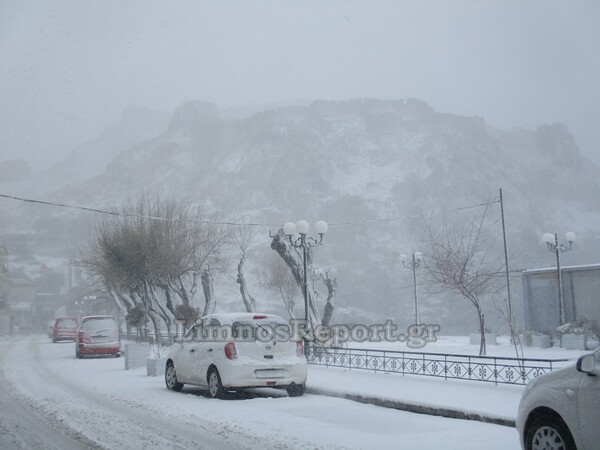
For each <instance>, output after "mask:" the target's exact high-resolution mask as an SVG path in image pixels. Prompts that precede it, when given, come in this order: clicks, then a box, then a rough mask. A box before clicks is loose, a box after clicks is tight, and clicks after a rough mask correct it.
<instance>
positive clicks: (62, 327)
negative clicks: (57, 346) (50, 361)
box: [52, 317, 79, 342]
mask: <svg viewBox="0 0 600 450" xmlns="http://www.w3.org/2000/svg"><path fill="white" fill-rule="evenodd" d="M78 325H79V324H78V323H77V319H76V318H75V317H58V318H57V319H55V320H54V327H53V329H52V342H58V341H74V340H75V338H76V337H77V327H78Z"/></svg>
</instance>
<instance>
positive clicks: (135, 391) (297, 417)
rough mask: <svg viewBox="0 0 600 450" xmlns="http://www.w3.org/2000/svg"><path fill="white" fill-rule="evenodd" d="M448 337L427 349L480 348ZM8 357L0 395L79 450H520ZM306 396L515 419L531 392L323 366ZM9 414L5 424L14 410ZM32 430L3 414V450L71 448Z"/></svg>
mask: <svg viewBox="0 0 600 450" xmlns="http://www.w3.org/2000/svg"><path fill="white" fill-rule="evenodd" d="M448 339H450V340H447V341H444V340H440V342H438V343H436V344H432V346H428V347H426V350H425V351H440V350H442V348H443V350H444V351H449V349H450V348H453V350H452V352H457V353H458V352H463V351H465V350H469V351H473V348H471V347H474V346H469V345H468V344H467V343H466V341H465V342H462V341H461V340H460V339H459V338H448ZM456 339H458V342H456ZM434 345H436V346H437V348H435V349H434V348H433V346H434ZM461 345H462V346H466V347H468V348H465V349H463V350H460V351H459V350H458V348H456V347H460V346H461ZM503 347H509V346H507V345H506V346H498V347H497V348H496V349H495V350H496V351H505V350H506V349H505V348H503ZM404 349H406V348H404ZM0 350H1V352H0V355H2V359H3V360H2V376H3V377H5V379H6V383H2V385H3V386H4V387H7V386H6V385H8V387H9V388H10V389H8V390H7V392H5V398H8V399H9V400H10V399H12V400H11V401H12V402H13V404H15V402H18V404H19V405H20V406H19V407H20V408H23V410H28V411H34V412H35V416H37V417H38V418H39V420H42V421H43V422H44V423H45V424H46V425H48V426H49V427H50V428H51V429H52V430H59V431H60V433H59V434H60V436H62V438H65V437H70V438H72V439H73V441H74V442H78V443H79V444H80V445H79V448H108V449H138V448H149V449H159V448H160V449H170V448H173V449H182V448H213V449H221V448H222V449H226V448H323V449H324V448H327V449H329V448H352V449H385V448H395V449H398V448H400V449H402V448H410V449H467V450H468V449H481V448H486V449H518V448H519V443H518V435H517V432H516V430H515V429H513V428H509V427H505V426H499V425H490V424H485V423H480V422H473V421H464V420H457V419H447V418H441V417H433V416H427V415H422V414H414V413H408V412H403V411H397V410H393V409H387V408H382V407H377V406H372V405H364V404H360V403H357V402H353V401H350V400H344V399H340V398H332V397H327V396H321V395H311V394H307V395H305V396H304V397H301V398H288V397H287V396H285V393H284V392H280V391H274V390H269V391H259V390H257V391H255V392H253V393H250V394H248V395H245V396H242V397H236V398H234V399H229V400H213V399H210V398H207V396H206V394H205V393H204V392H203V391H202V390H200V389H195V388H188V387H186V388H184V392H183V393H175V392H171V391H168V390H167V389H166V388H165V386H164V381H163V379H162V377H148V376H146V371H145V368H144V369H136V370H129V371H125V370H124V361H123V358H121V359H85V360H78V359H76V358H75V357H74V346H73V344H72V343H64V344H52V343H51V342H50V341H49V339H48V338H45V337H41V336H38V337H31V338H20V339H13V340H12V341H9V340H5V341H0ZM475 351H476V349H475ZM536 352H537V353H536V356H537V357H546V358H562V357H565V356H566V357H570V358H576V357H577V356H578V355H579V354H580V353H581V352H566V351H563V350H562V349H551V351H548V350H539V351H536ZM540 352H542V353H540ZM490 353H493V351H490ZM527 356H530V355H527ZM0 381H1V380H0ZM308 387H309V388H310V387H313V388H323V389H327V390H330V391H331V390H336V389H337V390H338V391H346V392H358V393H365V394H369V395H377V396H380V397H388V398H398V399H403V400H408V401H414V402H417V403H423V404H429V405H441V406H445V407H454V408H460V409H462V410H467V411H485V412H487V413H490V414H495V415H497V416H502V417H508V418H511V417H512V418H514V416H515V415H516V405H517V404H518V399H519V398H520V394H521V392H522V389H523V388H522V387H516V386H495V385H493V384H483V383H467V382H451V381H443V380H439V379H431V378H427V377H402V376H401V375H395V374H373V373H369V372H365V371H357V370H352V371H347V370H339V369H326V368H320V367H311V368H310V370H309V382H308ZM0 401H3V399H2V396H0ZM3 409H5V412H4V415H5V416H6V414H7V412H6V407H4V408H3ZM34 426H36V424H35V423H33V422H31V423H27V426H25V427H23V429H20V430H14V427H12V428H13V429H11V422H10V421H7V420H6V417H5V418H4V420H2V416H0V433H2V434H3V436H2V439H0V447H1V448H5V446H6V445H7V442H8V443H9V444H10V443H12V444H14V446H13V447H10V446H8V447H6V448H66V444H64V443H61V442H59V441H56V442H54V441H53V440H54V439H56V438H49V437H46V436H44V434H43V433H42V438H39V435H40V433H37V434H38V438H37V439H38V440H40V439H41V440H42V441H43V440H44V439H47V440H46V441H45V442H46V444H47V445H44V444H40V446H39V447H34V446H32V445H27V443H26V442H25V444H24V443H23V442H21V443H19V434H20V433H23V434H26V433H27V432H28V430H27V429H26V428H29V427H34ZM7 429H8V430H7ZM11 439H12V440H11ZM23 441H26V439H23ZM69 448H70V447H69Z"/></svg>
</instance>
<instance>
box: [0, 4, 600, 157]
mask: <svg viewBox="0 0 600 450" xmlns="http://www.w3.org/2000/svg"><path fill="white" fill-rule="evenodd" d="M599 23H600V2H597V1H593V0H590V1H552V0H540V1H522V0H520V1H512V0H498V1H479V0H477V1H457V0H440V1H426V0H413V1H403V0H398V1H376V0H364V1H339V0H327V1H326V0H319V1H306V0H303V1H259V0H256V1H251V0H243V1H212V0H211V1H201V0H195V1H193V0H179V1H175V0H164V1H162V0H135V1H134V0H130V1H126V0H103V1H84V0H48V1H44V0H0V105H1V107H0V161H2V160H5V159H11V158H22V159H27V160H30V162H32V163H33V167H34V169H40V168H43V167H45V166H47V165H48V164H49V163H50V162H52V161H56V160H57V159H58V158H60V157H63V156H65V155H66V154H67V153H68V151H69V150H70V149H71V148H73V147H74V146H75V145H77V144H80V143H83V142H85V141H87V140H90V139H93V138H95V137H96V136H97V134H98V133H99V132H100V131H101V130H102V129H104V128H105V127H106V126H107V125H109V124H111V123H113V122H115V121H116V120H117V119H118V118H119V117H120V115H121V110H122V109H123V108H125V107H127V106H130V105H134V106H142V107H147V108H150V109H155V110H162V111H166V112H169V113H170V112H172V110H173V109H174V108H175V107H176V106H178V105H179V104H180V103H182V102H184V101H187V100H192V99H196V100H204V101H209V102H213V103H216V104H217V105H218V106H219V107H220V108H225V107H234V106H242V105H247V104H262V103H271V102H280V101H282V102H283V101H289V100H296V99H302V100H311V99H325V100H348V99H351V98H358V97H369V98H378V99H399V98H418V99H421V100H424V101H426V102H428V103H429V104H430V105H431V106H432V107H433V108H435V109H436V110H438V111H441V112H448V113H454V114H460V115H467V116H480V117H484V118H485V119H486V121H487V122H488V123H489V124H491V125H493V126H496V127H498V128H503V129H509V128H512V127H516V126H519V127H524V128H529V129H534V128H536V127H537V126H538V125H540V124H543V123H554V122H564V123H566V124H567V125H568V126H569V128H570V130H571V131H572V132H573V133H574V135H575V138H576V140H577V142H578V144H579V147H580V150H581V152H582V153H583V154H584V155H585V156H588V157H590V158H592V159H593V160H594V161H595V162H596V163H598V164H600V146H599V142H600V126H598V123H597V122H598V120H597V119H598V117H600V82H599V80H600V50H598V47H599V44H600V26H598V24H599ZM160 131H162V130H157V134H158V132H160Z"/></svg>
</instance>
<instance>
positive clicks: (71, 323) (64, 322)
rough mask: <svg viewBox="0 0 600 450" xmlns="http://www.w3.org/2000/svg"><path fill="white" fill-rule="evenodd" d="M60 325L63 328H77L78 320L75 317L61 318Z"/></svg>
mask: <svg viewBox="0 0 600 450" xmlns="http://www.w3.org/2000/svg"><path fill="white" fill-rule="evenodd" d="M58 326H59V327H61V328H76V327H77V321H76V320H75V319H61V320H59V321H58Z"/></svg>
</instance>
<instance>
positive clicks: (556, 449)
mask: <svg viewBox="0 0 600 450" xmlns="http://www.w3.org/2000/svg"><path fill="white" fill-rule="evenodd" d="M517 430H518V431H519V434H520V436H521V445H522V446H523V448H524V449H526V450H538V449H540V450H542V449H543V450H575V449H578V450H597V449H599V448H600V348H598V349H596V351H595V352H594V353H592V354H587V355H584V356H582V357H580V358H579V360H578V361H577V364H576V365H572V366H570V367H566V368H564V369H560V370H556V371H554V372H551V373H548V374H545V375H541V376H539V377H537V378H534V379H533V380H531V381H530V382H529V384H528V385H527V388H526V389H525V392H524V393H523V398H522V399H521V403H520V404H519V415H518V417H517Z"/></svg>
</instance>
